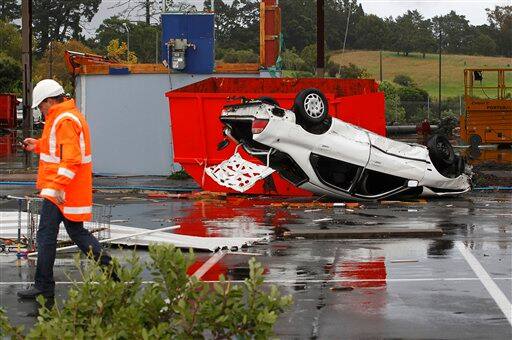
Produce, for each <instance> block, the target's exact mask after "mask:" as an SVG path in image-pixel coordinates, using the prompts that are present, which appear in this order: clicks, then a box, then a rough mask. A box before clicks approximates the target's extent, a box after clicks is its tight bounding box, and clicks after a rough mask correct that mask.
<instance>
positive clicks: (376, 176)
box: [354, 133, 428, 199]
mask: <svg viewBox="0 0 512 340" xmlns="http://www.w3.org/2000/svg"><path fill="white" fill-rule="evenodd" d="M369 140H370V143H371V146H370V157H369V161H368V164H367V166H366V168H365V170H364V173H363V174H362V175H361V177H360V179H359V182H358V183H357V185H356V187H355V190H354V195H355V196H357V197H361V198H368V199H377V198H383V197H387V196H392V195H395V194H397V193H400V192H403V191H406V190H415V188H416V187H417V185H418V183H419V182H420V181H421V180H422V179H423V177H424V176H425V170H426V166H427V164H428V150H427V149H426V148H424V147H422V146H415V145H410V144H407V143H402V142H399V141H394V140H391V139H388V138H385V137H382V136H379V135H376V134H373V133H369Z"/></svg>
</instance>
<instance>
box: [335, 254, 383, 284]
mask: <svg viewBox="0 0 512 340" xmlns="http://www.w3.org/2000/svg"><path fill="white" fill-rule="evenodd" d="M386 276H387V273H386V264H385V263H384V258H383V257H379V258H377V259H376V260H374V261H364V262H348V261H343V262H341V263H339V264H336V267H335V271H334V277H335V278H340V279H345V280H348V279H351V280H354V281H344V282H342V285H343V286H347V287H359V288H379V287H385V286H386Z"/></svg>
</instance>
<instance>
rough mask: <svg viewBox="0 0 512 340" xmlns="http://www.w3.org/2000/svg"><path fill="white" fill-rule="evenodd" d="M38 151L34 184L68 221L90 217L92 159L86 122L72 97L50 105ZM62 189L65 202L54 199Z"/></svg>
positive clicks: (83, 219) (37, 146) (37, 145)
mask: <svg viewBox="0 0 512 340" xmlns="http://www.w3.org/2000/svg"><path fill="white" fill-rule="evenodd" d="M34 151H35V152H36V153H38V154H39V171H38V174H37V188H38V189H40V190H41V192H40V196H42V197H44V198H47V199H49V200H50V201H52V202H53V203H54V204H56V205H57V206H58V207H59V209H60V210H61V212H62V214H63V215H64V216H65V217H66V218H67V219H69V220H71V221H90V220H91V217H92V159H91V141H90V135H89V125H88V124H87V122H86V120H85V117H84V116H83V115H82V113H80V111H79V110H78V108H77V107H76V106H75V101H74V100H66V101H64V102H62V103H59V104H56V105H53V106H52V107H50V109H49V110H48V114H47V116H46V117H45V126H44V130H43V135H42V136H41V138H40V139H38V141H37V143H36V147H35V150H34ZM56 190H62V191H64V193H65V196H64V199H65V202H64V204H58V203H57V200H56V199H55V192H56Z"/></svg>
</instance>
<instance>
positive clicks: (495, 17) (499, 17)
mask: <svg viewBox="0 0 512 340" xmlns="http://www.w3.org/2000/svg"><path fill="white" fill-rule="evenodd" d="M486 11H487V19H488V21H489V24H490V26H491V28H493V29H495V30H496V31H497V34H496V45H497V47H498V49H499V52H500V53H501V54H502V55H505V56H508V57H512V38H511V37H512V6H496V7H495V8H494V9H488V8H487V9H486Z"/></svg>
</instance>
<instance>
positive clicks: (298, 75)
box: [291, 71, 315, 78]
mask: <svg viewBox="0 0 512 340" xmlns="http://www.w3.org/2000/svg"><path fill="white" fill-rule="evenodd" d="M314 76H315V75H314V74H313V72H308V71H295V72H292V74H291V77H292V78H312V77H314Z"/></svg>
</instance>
